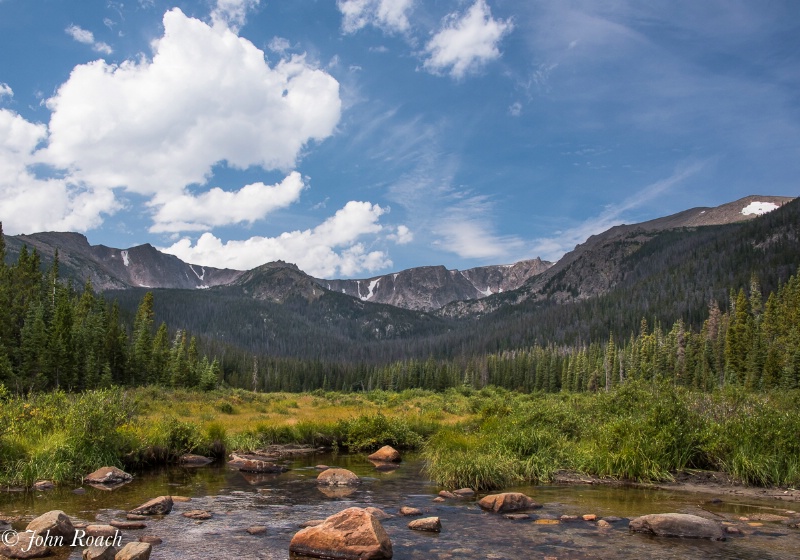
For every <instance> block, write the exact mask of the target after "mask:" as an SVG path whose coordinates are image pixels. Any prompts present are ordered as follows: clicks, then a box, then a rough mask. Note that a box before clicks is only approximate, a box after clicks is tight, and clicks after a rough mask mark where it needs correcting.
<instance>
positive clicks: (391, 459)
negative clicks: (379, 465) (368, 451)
mask: <svg viewBox="0 0 800 560" xmlns="http://www.w3.org/2000/svg"><path fill="white" fill-rule="evenodd" d="M367 459H369V460H370V461H381V462H383V463H399V462H400V461H401V460H402V459H401V458H400V453H399V452H398V451H397V449H395V448H394V447H392V446H391V445H384V446H383V447H381V448H380V449H378V450H377V451H376V452H375V453H373V454H372V455H369V456H368V457H367Z"/></svg>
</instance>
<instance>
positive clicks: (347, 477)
mask: <svg viewBox="0 0 800 560" xmlns="http://www.w3.org/2000/svg"><path fill="white" fill-rule="evenodd" d="M317 484H320V485H323V486H355V485H357V484H361V479H360V478H358V475H356V473H354V472H353V471H349V470H347V469H327V470H324V471H322V472H321V473H319V476H318V477H317Z"/></svg>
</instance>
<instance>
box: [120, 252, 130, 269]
mask: <svg viewBox="0 0 800 560" xmlns="http://www.w3.org/2000/svg"><path fill="white" fill-rule="evenodd" d="M121 254H122V264H124V265H125V266H128V265H129V264H131V261H130V259H129V258H128V251H122V253H121Z"/></svg>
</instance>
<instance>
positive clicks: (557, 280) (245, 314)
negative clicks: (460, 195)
mask: <svg viewBox="0 0 800 560" xmlns="http://www.w3.org/2000/svg"><path fill="white" fill-rule="evenodd" d="M793 200H794V199H792V198H789V197H773V196H750V197H746V198H744V199H740V200H737V201H735V202H731V203H728V204H724V205H722V206H718V207H714V208H693V209H690V210H686V211H684V212H680V213H678V214H674V215H671V216H666V217H663V218H658V219H656V220H651V221H648V222H644V223H639V224H631V225H619V226H615V227H612V228H611V229H609V230H607V231H605V232H603V233H601V234H598V235H594V236H592V237H590V238H589V239H587V240H586V241H585V242H584V243H582V244H580V245H578V246H577V247H576V248H575V249H574V250H573V251H571V252H569V253H567V254H566V255H564V257H563V258H561V259H559V261H558V262H556V263H549V262H545V261H542V260H540V259H532V260H526V261H521V262H518V263H514V264H510V265H495V266H484V267H478V268H472V269H468V270H463V271H458V270H447V269H446V268H445V267H443V266H438V267H437V266H428V267H418V268H412V269H408V270H404V271H400V272H395V273H391V274H385V275H381V276H375V277H371V278H365V279H347V280H341V279H332V280H327V279H317V278H312V277H311V276H309V275H307V274H305V273H304V272H303V271H301V270H299V269H298V268H297V267H296V266H295V265H293V264H289V263H284V262H275V263H267V264H264V265H262V266H260V267H257V268H255V269H253V270H249V271H239V270H230V269H217V268H213V267H207V266H206V267H204V266H198V265H193V264H189V263H184V262H183V261H181V260H180V259H178V258H177V257H174V256H172V255H167V254H164V253H161V252H160V251H158V250H157V249H156V248H154V247H153V246H151V245H141V246H137V247H132V248H128V249H114V248H109V247H105V246H102V245H96V246H92V245H90V244H89V242H88V240H87V239H86V237H84V236H83V235H80V234H76V233H55V232H49V233H35V234H31V235H19V236H6V247H7V255H8V257H7V258H9V259H10V260H14V259H16V254H18V252H19V251H20V249H21V248H22V246H23V245H26V246H28V247H29V248H35V249H36V250H37V251H38V252H39V253H40V255H41V256H42V260H43V261H44V262H45V263H47V262H48V261H51V260H52V258H53V255H54V254H55V251H56V250H58V254H59V269H60V272H61V275H62V276H63V277H67V278H71V279H73V280H74V281H75V282H78V283H83V282H85V281H86V280H90V281H91V282H92V284H93V286H94V287H95V289H96V290H101V291H103V292H105V293H106V295H107V296H108V297H113V298H116V299H117V300H118V301H119V302H120V304H121V306H122V307H123V308H125V309H129V310H131V311H132V310H134V309H135V307H136V305H137V302H138V300H139V299H140V298H141V296H142V295H143V293H144V292H145V291H148V290H152V291H154V292H155V294H156V298H155V300H156V306H155V311H156V316H157V319H158V320H159V321H161V320H164V321H166V322H167V323H168V324H169V325H170V326H171V327H173V328H186V329H190V330H191V331H192V332H193V333H196V334H198V335H200V336H203V337H206V338H207V339H209V340H216V341H223V342H225V343H226V344H232V345H234V346H236V347H239V348H243V349H246V350H248V351H252V352H262V353H270V354H273V355H284V356H295V357H303V358H314V359H347V360H351V359H362V360H381V361H383V360H387V359H397V358H399V357H404V356H407V355H409V354H415V355H420V356H425V355H434V354H435V355H443V354H450V355H452V354H455V353H459V352H461V353H466V352H469V351H479V350H490V351H494V350H497V349H499V348H504V347H515V346H518V345H524V344H532V343H534V342H536V341H538V342H542V341H554V342H558V341H563V340H567V339H571V340H575V339H576V337H577V339H586V338H587V337H589V338H591V337H596V336H598V337H599V336H602V335H603V334H604V333H605V335H606V336H607V334H608V333H609V332H611V331H614V332H626V330H630V329H631V328H632V325H634V324H636V321H638V320H639V319H640V318H641V317H644V316H650V317H658V318H660V319H661V320H663V321H665V322H668V321H670V322H671V321H674V320H675V319H677V318H679V317H683V318H685V320H687V321H691V320H693V319H696V318H700V317H702V316H704V313H705V307H706V306H707V304H708V302H709V300H711V299H716V300H724V299H725V297H726V294H727V291H728V290H730V289H732V288H738V287H740V286H742V285H746V283H747V282H748V279H749V277H750V275H751V274H752V273H753V272H757V273H759V274H760V275H761V276H762V277H763V278H762V282H763V283H764V285H765V286H766V287H767V288H769V287H774V286H775V285H777V283H778V282H781V281H784V280H785V279H786V277H788V275H790V274H792V273H794V272H796V271H797V267H798V265H800V232H798V225H797V224H798V223H800V204H798V202H797V201H795V202H792V201H793ZM759 216H763V218H760V219H756V218H759Z"/></svg>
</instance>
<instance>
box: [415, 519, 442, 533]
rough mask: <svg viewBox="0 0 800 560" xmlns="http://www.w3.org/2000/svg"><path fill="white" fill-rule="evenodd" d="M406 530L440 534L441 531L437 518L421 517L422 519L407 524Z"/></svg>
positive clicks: (440, 524) (440, 523)
mask: <svg viewBox="0 0 800 560" xmlns="http://www.w3.org/2000/svg"><path fill="white" fill-rule="evenodd" d="M408 528H409V529H412V530H414V531H427V532H429V533H440V532H441V531H442V522H441V521H440V520H439V518H438V517H423V518H422V519H415V520H414V521H412V522H411V523H409V524H408Z"/></svg>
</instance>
